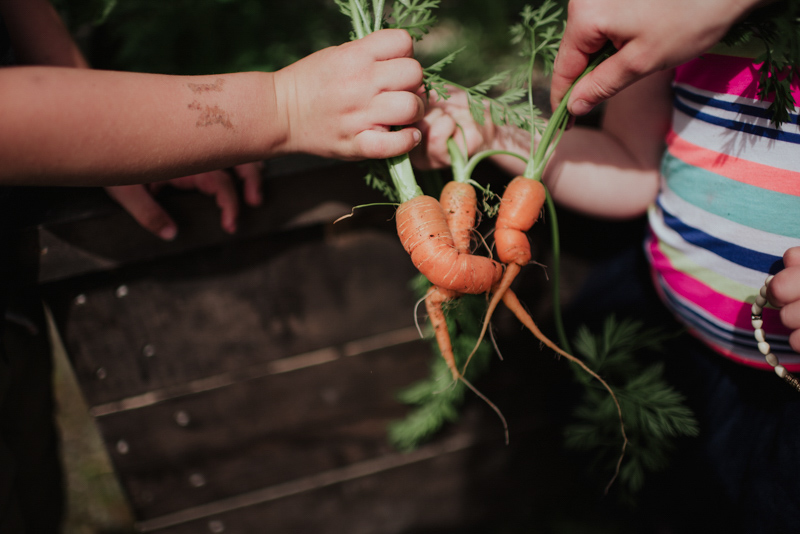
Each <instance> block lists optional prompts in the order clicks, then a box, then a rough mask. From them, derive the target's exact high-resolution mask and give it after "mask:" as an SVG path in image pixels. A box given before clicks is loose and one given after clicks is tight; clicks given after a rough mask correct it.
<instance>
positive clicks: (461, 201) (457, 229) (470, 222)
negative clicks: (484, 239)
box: [439, 181, 478, 254]
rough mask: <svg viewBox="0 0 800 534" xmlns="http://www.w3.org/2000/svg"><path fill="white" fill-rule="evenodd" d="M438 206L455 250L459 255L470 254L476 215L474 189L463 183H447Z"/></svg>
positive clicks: (476, 202)
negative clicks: (451, 235)
mask: <svg viewBox="0 0 800 534" xmlns="http://www.w3.org/2000/svg"><path fill="white" fill-rule="evenodd" d="M439 204H441V206H442V209H443V210H444V215H445V219H446V221H447V226H449V227H450V232H451V233H452V234H453V244H454V245H455V247H456V250H458V252H459V254H470V253H471V252H472V251H471V249H472V247H471V245H472V239H473V233H474V231H475V224H476V218H477V214H478V197H477V195H476V194H475V188H474V187H472V185H470V184H468V183H465V182H456V181H450V182H447V184H445V186H444V188H443V189H442V193H441V195H440V196H439Z"/></svg>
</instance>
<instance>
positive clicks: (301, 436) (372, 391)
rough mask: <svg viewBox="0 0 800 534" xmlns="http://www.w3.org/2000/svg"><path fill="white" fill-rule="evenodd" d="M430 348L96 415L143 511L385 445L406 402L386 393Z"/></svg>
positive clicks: (163, 510)
mask: <svg viewBox="0 0 800 534" xmlns="http://www.w3.org/2000/svg"><path fill="white" fill-rule="evenodd" d="M430 358H431V352H430V348H429V346H428V345H427V344H426V343H425V342H422V341H418V342H415V343H412V344H408V343H406V344H402V345H397V346H395V347H391V348H387V349H384V350H380V351H374V352H370V353H367V354H363V355H360V356H351V357H345V358H342V359H338V360H334V361H331V362H327V363H323V364H320V365H317V366H314V367H310V368H303V369H300V370H297V371H292V372H287V373H280V374H275V375H270V376H265V377H261V378H257V379H252V380H248V381H244V382H240V383H236V384H232V385H230V386H226V387H223V388H219V389H215V390H211V391H207V392H203V393H200V394H195V395H188V396H185V397H179V398H175V399H171V400H169V401H165V402H161V403H156V404H153V405H151V406H147V407H145V408H142V409H137V410H130V411H125V412H119V413H116V414H112V415H109V416H104V417H100V418H98V424H99V426H100V429H101V431H102V433H103V435H104V436H105V439H106V442H107V443H108V444H109V446H110V448H111V452H112V458H113V459H114V462H115V464H116V467H117V470H118V472H119V473H120V476H121V478H122V480H123V483H124V485H125V486H126V488H127V489H128V492H129V495H130V497H131V501H132V504H133V506H134V508H135V509H136V511H137V515H138V517H140V518H143V519H147V518H151V517H154V516H158V515H163V514H167V513H174V512H176V511H179V510H181V509H184V508H189V507H192V506H197V505H199V504H203V503H210V502H213V501H216V500H219V499H225V498H229V497H231V496H234V495H238V494H240V493H246V492H249V491H255V490H257V489H259V488H265V487H270V486H273V485H276V484H281V483H286V482H288V481H291V480H295V479H298V478H302V477H307V476H311V475H313V474H315V473H319V472H323V471H328V470H331V469H335V468H340V467H343V466H346V465H349V464H352V463H357V462H361V461H364V460H367V459H374V458H379V457H381V456H383V455H385V454H388V453H390V452H391V449H390V447H389V446H388V444H387V441H386V426H387V424H388V423H389V422H390V421H391V420H393V419H397V418H400V417H402V416H403V415H404V414H405V412H406V408H405V407H403V406H402V405H401V404H400V403H398V402H397V401H396V400H395V395H396V393H397V392H398V391H399V390H400V389H401V388H403V387H406V386H407V385H408V384H411V383H412V382H414V381H416V380H418V379H420V378H422V377H424V376H425V375H426V374H427V371H428V363H429V361H430ZM500 438H501V436H500V435H499V434H498V439H500ZM120 444H122V445H120Z"/></svg>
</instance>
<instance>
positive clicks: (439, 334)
mask: <svg viewBox="0 0 800 534" xmlns="http://www.w3.org/2000/svg"><path fill="white" fill-rule="evenodd" d="M457 297H459V294H458V293H456V292H455V291H450V290H449V289H444V288H441V287H439V286H431V288H430V289H429V290H428V293H427V294H426V295H425V309H426V310H427V311H428V319H429V320H430V321H431V325H432V326H433V333H434V335H435V336H436V343H437V344H438V345H439V352H440V353H441V355H442V358H443V359H444V361H445V362H446V363H447V367H448V368H449V369H450V373H451V374H452V375H453V380H458V379H459V378H461V374H460V373H459V372H458V366H457V365H456V358H455V354H454V353H453V345H452V343H451V342H450V332H448V330H447V320H446V319H445V316H444V310H443V309H442V308H443V306H444V304H445V303H446V302H447V301H449V300H451V299H454V298H457Z"/></svg>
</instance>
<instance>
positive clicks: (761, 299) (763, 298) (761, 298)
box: [756, 295, 767, 308]
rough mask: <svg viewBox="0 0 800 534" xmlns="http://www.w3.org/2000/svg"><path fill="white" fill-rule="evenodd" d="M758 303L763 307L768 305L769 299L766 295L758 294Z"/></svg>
mask: <svg viewBox="0 0 800 534" xmlns="http://www.w3.org/2000/svg"><path fill="white" fill-rule="evenodd" d="M756 304H758V306H759V307H761V308H763V307H764V306H766V305H767V299H766V298H765V297H762V296H761V295H758V296H757V297H756Z"/></svg>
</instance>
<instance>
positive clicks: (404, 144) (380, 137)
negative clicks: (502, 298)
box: [356, 126, 422, 159]
mask: <svg viewBox="0 0 800 534" xmlns="http://www.w3.org/2000/svg"><path fill="white" fill-rule="evenodd" d="M421 140H422V133H421V132H420V131H419V130H418V129H417V128H414V127H413V126H410V127H408V128H403V129H402V130H391V131H379V130H364V131H363V132H361V133H360V134H358V135H357V136H356V143H357V145H358V150H359V152H360V154H361V156H362V157H364V158H366V159H384V158H389V157H394V156H400V155H402V154H405V153H407V152H411V150H412V149H413V148H414V147H415V146H417V145H418V144H419V142H420V141H421Z"/></svg>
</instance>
